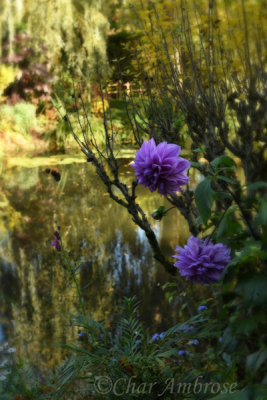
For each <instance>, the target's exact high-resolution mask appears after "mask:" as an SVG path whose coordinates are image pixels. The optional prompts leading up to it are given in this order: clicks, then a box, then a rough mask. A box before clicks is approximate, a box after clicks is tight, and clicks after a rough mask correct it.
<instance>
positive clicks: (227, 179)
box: [216, 175, 237, 185]
mask: <svg viewBox="0 0 267 400" xmlns="http://www.w3.org/2000/svg"><path fill="white" fill-rule="evenodd" d="M216 178H217V179H219V180H221V181H225V182H227V183H231V184H232V185H236V183H237V182H236V181H234V180H233V179H230V178H228V177H227V176H224V175H217V176H216Z"/></svg>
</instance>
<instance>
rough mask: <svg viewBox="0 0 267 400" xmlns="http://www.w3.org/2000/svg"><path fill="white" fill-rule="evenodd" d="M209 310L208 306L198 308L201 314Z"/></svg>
mask: <svg viewBox="0 0 267 400" xmlns="http://www.w3.org/2000/svg"><path fill="white" fill-rule="evenodd" d="M207 309H208V307H207V306H199V307H198V311H199V312H201V311H204V310H207Z"/></svg>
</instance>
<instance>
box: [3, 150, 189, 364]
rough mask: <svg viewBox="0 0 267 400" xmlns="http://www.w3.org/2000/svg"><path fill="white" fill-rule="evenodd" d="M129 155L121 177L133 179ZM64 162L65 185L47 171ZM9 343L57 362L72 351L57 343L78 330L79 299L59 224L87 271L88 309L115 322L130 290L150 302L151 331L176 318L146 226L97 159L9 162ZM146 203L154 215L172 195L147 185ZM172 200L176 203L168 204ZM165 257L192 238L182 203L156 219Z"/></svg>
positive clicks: (142, 199)
mask: <svg viewBox="0 0 267 400" xmlns="http://www.w3.org/2000/svg"><path fill="white" fill-rule="evenodd" d="M129 161H130V160H129V159H125V160H121V169H120V171H121V177H122V179H123V180H124V181H125V182H126V183H127V184H130V183H131V180H132V179H133V170H132V168H131V167H130V166H129ZM48 167H50V168H51V167H52V168H56V169H57V170H58V171H60V173H61V180H60V181H59V182H56V181H55V180H54V179H53V177H52V176H51V174H47V173H46V172H45V169H46V168H48ZM0 168H1V169H0V172H1V175H0V290H1V297H0V342H5V341H8V342H9V343H10V345H12V346H14V347H16V349H17V353H18V355H19V356H20V357H23V358H25V357H26V358H29V359H30V360H32V361H33V362H36V363H38V365H39V366H46V367H47V366H49V367H50V366H53V365H55V364H56V363H58V362H59V361H60V360H61V359H62V356H63V353H62V352H63V350H62V348H60V347H59V346H58V345H57V344H58V343H66V342H68V341H70V340H73V338H76V337H77V328H76V327H75V328H73V327H72V326H71V324H70V317H69V315H68V313H75V310H76V305H77V298H76V295H75V290H74V288H73V287H72V285H71V284H70V283H69V282H68V274H67V272H66V271H65V270H64V268H63V267H62V264H61V263H60V253H57V252H56V250H55V249H54V248H53V247H51V241H52V240H53V231H54V228H55V226H56V224H58V225H60V226H61V234H62V239H63V243H64V247H65V248H66V249H67V250H68V252H69V253H70V256H71V258H72V259H73V260H74V261H75V262H76V265H77V266H78V265H79V266H80V268H79V278H80V282H81V286H82V288H83V295H84V298H85V304H86V310H87V314H88V315H89V316H90V317H92V318H94V319H96V320H98V321H99V320H104V321H106V323H107V324H108V323H109V322H110V314H111V313H112V312H114V311H117V308H118V305H119V304H120V303H121V300H122V298H123V296H133V295H136V296H137V298H138V299H139V300H141V310H140V313H141V317H142V319H143V320H144V321H145V324H146V325H147V326H149V327H150V328H151V331H152V332H153V331H154V332H156V331H159V330H160V331H162V330H164V329H166V328H168V327H170V324H171V323H173V322H176V321H177V310H176V309H175V304H174V305H169V304H168V302H167V301H166V299H165V297H164V292H163V290H162V288H161V285H162V284H164V283H165V282H167V281H168V280H170V276H169V275H168V274H167V273H166V272H165V271H164V268H163V267H162V266H161V265H160V264H158V263H157V262H155V261H154V260H153V257H152V255H151V249H150V247H149V244H148V242H147V240H146V237H145V235H144V233H143V231H142V230H141V229H140V228H138V227H137V226H136V225H134V223H133V222H132V221H131V219H130V218H129V215H128V213H127V210H125V209H123V208H122V207H121V206H119V205H117V204H115V203H114V201H112V200H111V199H110V198H109V197H108V194H107V193H106V191H105V187H104V185H103V184H102V182H101V181H100V180H99V179H98V177H97V176H96V173H95V171H94V168H93V166H92V165H91V164H88V163H84V159H83V158H81V157H78V156H77V157H74V158H72V159H70V158H69V157H64V156H54V157H51V158H45V159H44V158H39V159H28V160H27V159H16V160H14V159H6V160H3V161H2V164H1V166H0ZM137 194H138V199H139V203H140V205H141V206H142V207H143V209H144V210H145V212H146V213H147V214H148V215H149V214H150V213H151V212H152V211H153V210H154V209H155V208H156V207H158V206H159V205H164V199H163V197H162V196H159V195H157V194H151V193H150V192H149V190H148V189H145V188H143V187H138V191H137ZM165 205H166V206H167V207H168V206H169V204H168V203H167V204H165ZM150 221H151V223H152V224H153V228H154V230H155V232H156V234H157V236H158V238H159V241H160V244H161V246H162V248H163V250H164V253H165V254H166V255H169V256H171V255H172V254H173V249H174V247H175V245H176V244H183V243H184V242H185V240H186V239H187V237H188V228H187V225H186V223H185V221H184V219H183V217H182V216H181V215H179V213H178V212H177V210H172V211H171V212H170V213H169V215H168V216H167V217H165V218H164V219H163V220H162V221H161V222H156V221H154V220H153V219H152V218H151V217H150Z"/></svg>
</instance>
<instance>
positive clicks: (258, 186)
mask: <svg viewBox="0 0 267 400" xmlns="http://www.w3.org/2000/svg"><path fill="white" fill-rule="evenodd" d="M264 187H267V182H262V181H259V182H255V183H252V184H251V185H248V186H247V190H258V189H261V188H264Z"/></svg>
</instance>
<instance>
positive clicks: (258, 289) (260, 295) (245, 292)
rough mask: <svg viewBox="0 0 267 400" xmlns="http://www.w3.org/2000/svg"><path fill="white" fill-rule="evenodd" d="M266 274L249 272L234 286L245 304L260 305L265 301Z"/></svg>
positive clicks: (266, 292) (266, 295) (266, 298)
mask: <svg viewBox="0 0 267 400" xmlns="http://www.w3.org/2000/svg"><path fill="white" fill-rule="evenodd" d="M266 287H267V276H266V275H263V274H261V273H254V274H253V273H250V274H246V275H245V276H243V277H242V278H241V279H240V281H239V283H238V284H237V286H236V288H235V292H236V293H237V294H239V295H240V296H241V297H242V298H243V301H244V304H245V305H246V306H260V305H263V304H265V303H267V290H266Z"/></svg>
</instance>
